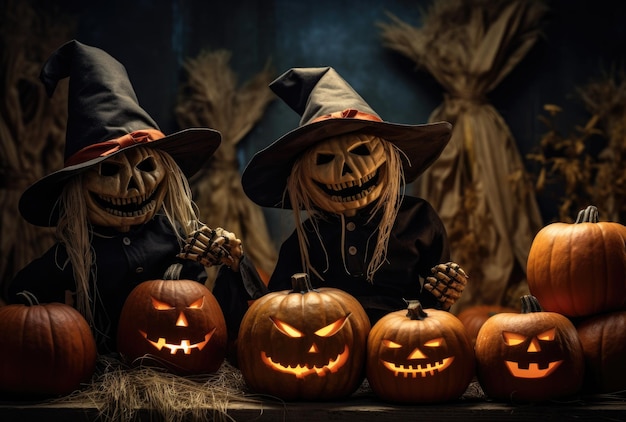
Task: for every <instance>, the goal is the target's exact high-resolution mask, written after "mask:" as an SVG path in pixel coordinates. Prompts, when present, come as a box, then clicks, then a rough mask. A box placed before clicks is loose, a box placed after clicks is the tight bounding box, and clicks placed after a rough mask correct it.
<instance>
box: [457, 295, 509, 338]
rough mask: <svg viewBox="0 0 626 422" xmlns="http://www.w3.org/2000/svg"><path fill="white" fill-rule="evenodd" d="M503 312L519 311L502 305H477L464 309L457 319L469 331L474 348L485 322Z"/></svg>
mask: <svg viewBox="0 0 626 422" xmlns="http://www.w3.org/2000/svg"><path fill="white" fill-rule="evenodd" d="M502 312H509V313H511V312H517V309H515V308H511V307H510V306H502V305H475V306H470V307H468V308H465V309H463V310H462V311H461V312H460V313H459V314H458V315H457V318H458V319H459V320H460V321H461V322H462V323H463V325H464V326H465V331H467V335H468V336H469V337H470V340H471V341H472V346H473V345H474V344H475V343H476V336H478V331H480V327H482V326H483V324H484V323H485V321H487V320H488V319H489V318H491V317H492V316H494V315H495V314H499V313H502Z"/></svg>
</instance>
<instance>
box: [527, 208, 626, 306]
mask: <svg viewBox="0 0 626 422" xmlns="http://www.w3.org/2000/svg"><path fill="white" fill-rule="evenodd" d="M625 242H626V227H624V226H623V225H621V224H619V223H611V222H598V211H597V209H596V207H593V206H590V207H587V208H586V209H585V210H583V211H581V212H580V213H579V215H578V218H577V220H576V222H575V223H574V224H567V223H552V224H549V225H547V226H546V227H544V228H543V229H541V230H540V231H539V232H538V233H537V235H536V236H535V238H534V240H533V242H532V245H531V248H530V252H529V255H528V262H527V277H528V287H529V289H530V293H532V294H533V295H534V296H535V297H537V299H538V300H539V302H541V305H542V306H543V308H544V309H545V310H547V311H551V312H558V313H560V314H563V315H566V316H569V317H582V316H589V315H595V314H598V313H602V312H608V311H614V310H622V309H626V246H625V245H626V243H625Z"/></svg>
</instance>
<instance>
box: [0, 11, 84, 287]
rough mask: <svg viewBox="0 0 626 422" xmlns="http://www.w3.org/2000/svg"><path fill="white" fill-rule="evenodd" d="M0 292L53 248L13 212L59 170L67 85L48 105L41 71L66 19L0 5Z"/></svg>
mask: <svg viewBox="0 0 626 422" xmlns="http://www.w3.org/2000/svg"><path fill="white" fill-rule="evenodd" d="M0 8H1V10H0V76H1V78H0V90H2V91H1V92H0V160H1V162H2V165H1V167H0V172H1V173H0V204H2V213H1V214H0V233H2V236H0V257H1V258H0V287H1V288H2V289H1V294H2V296H4V294H5V290H6V287H7V284H8V282H9V281H10V280H11V279H12V278H13V276H14V274H15V273H16V272H17V271H18V270H20V269H21V268H22V267H24V266H25V265H26V264H28V263H29V262H30V261H31V260H33V259H34V258H37V257H38V256H39V255H41V254H42V253H43V252H44V251H45V250H46V249H48V248H49V247H50V246H51V245H52V243H53V242H54V233H53V231H52V230H51V229H44V228H39V227H35V226H32V225H31V224H29V223H27V222H26V221H25V220H24V219H23V218H22V217H21V216H20V214H19V212H18V202H19V198H20V196H21V195H22V192H23V191H24V190H25V189H26V188H27V187H28V186H29V185H30V184H31V183H33V182H34V181H36V180H37V179H39V178H41V177H43V176H45V175H46V174H48V173H50V172H52V171H54V170H57V169H59V168H61V167H62V165H63V145H64V143H65V126H66V120H67V106H66V102H67V100H66V98H67V83H63V84H60V85H59V87H58V89H57V92H56V95H55V99H53V100H49V99H48V97H47V95H46V92H45V90H44V87H43V84H42V83H41V82H40V81H39V71H40V69H41V65H42V64H43V62H44V61H45V60H46V59H47V58H48V56H49V54H50V53H51V52H52V51H53V50H54V49H55V48H57V47H58V46H59V45H60V44H62V43H64V42H65V41H67V39H68V38H69V37H70V34H71V32H72V31H73V28H74V23H73V22H72V21H71V20H70V18H69V17H62V16H44V15H41V14H40V13H38V12H36V10H35V8H34V7H33V6H32V5H31V2H29V1H21V0H9V1H5V2H2V4H1V5H0Z"/></svg>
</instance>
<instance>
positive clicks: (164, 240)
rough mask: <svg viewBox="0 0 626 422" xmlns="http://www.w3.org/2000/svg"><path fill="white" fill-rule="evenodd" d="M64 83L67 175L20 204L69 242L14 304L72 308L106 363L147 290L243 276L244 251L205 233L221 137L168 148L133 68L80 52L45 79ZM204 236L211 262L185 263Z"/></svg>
mask: <svg viewBox="0 0 626 422" xmlns="http://www.w3.org/2000/svg"><path fill="white" fill-rule="evenodd" d="M65 77H69V78H70V85H69V102H68V115H69V118H68V125H67V133H66V145H65V164H64V168H62V169H60V170H58V171H56V172H54V173H52V174H49V175H48V176H45V177H43V178H42V179H40V180H39V181H37V182H36V183H34V184H33V185H32V186H30V187H29V188H28V189H27V190H26V191H25V192H24V194H23V195H22V197H21V199H20V203H19V210H20V213H21V214H22V216H23V217H24V218H25V219H26V220H27V221H29V222H30V223H32V224H35V225H39V226H46V227H54V226H56V234H57V238H58V242H57V243H56V244H55V245H54V246H53V247H52V248H51V249H49V250H48V251H47V252H46V253H45V254H44V255H42V256H41V257H40V258H38V259H36V260H34V261H32V262H31V263H30V264H29V265H27V266H26V267H25V268H24V269H22V270H21V271H20V272H19V273H18V274H17V275H16V277H15V278H14V280H13V281H12V283H11V285H10V289H9V296H10V297H9V299H10V300H11V301H12V302H18V301H20V296H19V292H21V291H24V290H28V291H30V292H31V293H33V294H34V295H35V296H36V297H37V298H38V300H39V302H40V303H46V302H62V303H63V302H64V303H71V304H73V305H74V306H76V308H77V309H78V310H79V311H81V313H82V314H83V315H84V316H85V318H86V319H87V321H88V322H90V324H91V326H92V329H93V330H94V334H95V336H96V339H97V341H98V346H99V351H100V352H111V351H114V340H115V332H116V330H117V321H118V318H119V314H120V312H121V308H122V306H123V304H124V301H125V299H126V297H127V296H128V294H129V293H130V291H131V290H132V289H133V288H134V287H135V286H136V285H137V284H139V283H141V282H142V281H145V280H150V279H160V278H162V277H163V274H164V272H165V270H166V269H167V267H168V266H169V265H170V264H173V263H176V262H180V263H182V264H183V271H182V274H181V277H182V278H186V279H193V280H197V281H199V282H203V281H204V278H205V277H206V272H205V268H204V266H210V265H215V264H221V263H223V264H226V265H228V266H231V267H233V269H237V267H238V265H239V264H240V260H241V259H242V250H241V242H240V241H239V240H238V239H236V238H235V236H234V235H233V234H232V233H229V232H227V231H225V230H223V229H216V230H211V229H209V228H207V227H206V226H204V225H202V224H201V223H200V222H198V220H197V217H196V213H195V210H194V208H193V204H192V200H191V192H190V189H189V185H188V183H187V178H188V177H190V176H191V175H193V174H194V173H195V172H196V171H197V170H199V169H200V168H201V166H202V165H203V163H204V162H205V161H206V160H208V159H209V158H210V157H211V156H212V154H213V153H214V151H215V150H216V149H217V148H218V146H219V144H220V141H221V135H220V133H219V132H218V131H216V130H213V129H209V128H193V129H187V130H183V131H180V132H177V133H174V134H171V135H168V136H165V135H164V134H163V133H162V132H161V131H160V130H159V128H158V126H157V124H156V123H155V122H154V121H153V120H152V118H151V117H150V116H149V115H148V114H147V113H146V112H145V111H144V110H143V109H142V108H141V107H140V106H139V104H138V102H137V98H136V96H135V92H134V90H133V88H132V86H131V84H130V81H129V80H128V75H127V73H126V70H125V68H124V66H122V65H121V64H120V63H119V62H118V61H116V60H115V59H114V58H112V57H111V56H110V55H108V54H107V53H106V52H104V51H102V50H100V49H97V48H94V47H90V46H87V45H84V44H81V43H80V42H78V41H75V40H73V41H70V42H68V43H66V44H65V45H63V46H62V47H61V48H59V49H58V50H57V51H56V52H54V53H53V54H52V56H51V57H50V58H49V60H48V61H47V62H46V63H45V65H44V67H43V69H42V73H41V79H42V81H43V83H44V85H45V87H46V89H47V92H48V95H49V96H51V95H52V94H53V92H54V90H55V87H56V85H57V83H58V81H59V80H61V79H63V78H65ZM194 231H198V232H200V233H204V234H205V236H208V237H209V238H210V240H211V242H210V243H209V245H208V246H207V247H206V248H205V250H204V251H203V254H202V255H201V256H198V255H196V254H194V253H193V251H191V253H189V254H187V258H189V259H187V260H185V259H181V257H179V256H177V255H178V254H179V253H180V252H181V247H182V245H183V244H184V242H185V240H186V239H187V236H188V235H190V234H191V233H192V232H194ZM189 242H191V241H188V243H189ZM200 258H202V261H203V263H202V264H201V263H199V262H196V261H198V260H199V259H200Z"/></svg>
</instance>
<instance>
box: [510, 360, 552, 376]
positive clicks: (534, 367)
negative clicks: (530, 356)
mask: <svg viewBox="0 0 626 422" xmlns="http://www.w3.org/2000/svg"><path fill="white" fill-rule="evenodd" d="M561 362H563V361H562V360H556V361H553V362H548V364H547V365H546V364H543V365H540V364H539V363H537V362H530V363H528V364H526V365H525V366H526V367H523V364H522V363H520V362H512V361H509V360H506V361H504V363H506V367H507V368H509V371H510V372H511V375H513V376H514V377H516V378H544V377H547V376H548V375H550V374H551V373H552V372H554V370H555V369H556V368H558V367H559V365H561ZM542 366H543V367H542Z"/></svg>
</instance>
